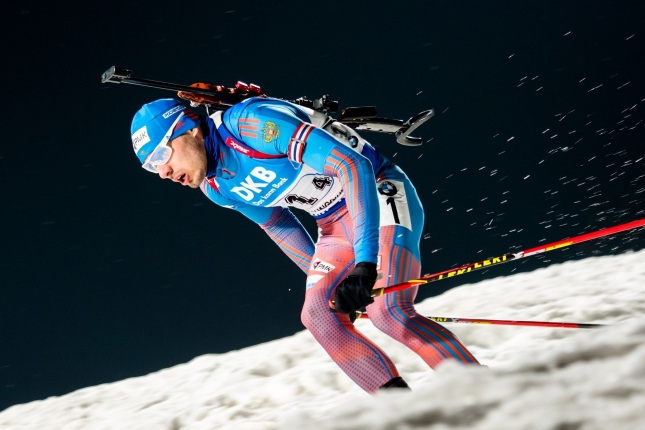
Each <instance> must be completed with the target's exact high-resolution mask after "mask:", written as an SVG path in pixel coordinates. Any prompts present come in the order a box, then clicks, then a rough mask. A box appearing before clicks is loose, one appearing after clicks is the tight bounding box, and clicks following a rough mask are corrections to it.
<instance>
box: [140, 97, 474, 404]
mask: <svg viewBox="0 0 645 430" xmlns="http://www.w3.org/2000/svg"><path fill="white" fill-rule="evenodd" d="M131 136H132V144H133V146H134V151H135V153H136V154H137V157H138V158H139V160H140V161H141V163H142V164H143V168H145V169H146V170H148V171H150V172H153V173H156V174H158V175H159V176H160V177H161V178H163V179H170V180H172V181H174V182H177V183H180V184H182V185H186V186H189V187H191V188H201V190H202V191H203V192H204V194H206V196H207V197H208V198H209V199H210V200H212V201H213V202H215V203H216V204H218V205H220V206H223V207H225V208H231V209H234V210H236V211H239V212H241V213H242V214H243V215H244V216H246V217H247V218H249V219H251V220H252V221H254V222H255V223H257V224H258V225H259V226H260V227H261V228H262V229H264V231H265V232H266V233H267V234H268V235H269V236H270V237H271V239H273V241H274V242H275V243H276V244H277V245H278V246H279V247H280V248H281V249H282V251H283V252H284V253H285V254H286V255H287V256H288V257H289V258H290V259H291V260H292V261H293V262H294V263H295V264H297V265H298V267H300V268H301V269H302V270H303V271H304V272H305V273H306V274H307V280H306V296H305V303H304V307H303V309H302V323H303V324H304V325H305V327H307V329H309V331H310V332H311V333H312V334H313V336H314V337H315V338H316V340H317V341H318V342H319V343H320V345H322V347H323V348H324V349H325V350H326V351H327V353H328V354H329V355H330V356H331V358H332V360H334V361H335V362H336V363H337V364H338V366H340V368H341V369H342V370H343V371H344V372H345V373H346V374H347V375H348V376H349V377H350V378H351V379H352V380H353V381H354V382H356V384H358V385H359V386H360V387H361V388H362V389H363V390H365V391H367V392H368V393H371V394H374V393H376V392H378V391H379V389H382V388H409V387H408V385H407V383H406V382H405V381H404V380H403V379H402V378H401V376H400V375H399V372H398V371H397V368H396V366H395V365H394V363H393V362H392V360H391V359H390V358H389V357H388V356H387V354H386V353H385V352H383V350H381V349H380V348H379V347H378V346H377V345H376V344H375V343H373V342H372V341H371V340H370V339H368V338H367V337H365V336H364V335H363V334H362V333H361V332H359V331H358V330H357V329H356V327H355V326H354V324H353V322H352V320H351V319H350V316H351V315H352V314H353V313H354V312H355V311H357V310H360V309H362V308H363V307H366V308H367V312H368V313H369V317H370V320H371V321H372V323H373V324H374V325H375V326H376V327H377V328H378V329H380V330H381V331H383V332H385V333H386V334H388V335H389V336H391V337H392V338H394V339H396V340H398V341H399V342H401V343H403V344H404V345H406V346H407V347H408V348H410V349H411V350H412V351H414V352H415V353H417V354H418V355H419V356H420V357H421V358H422V359H423V360H424V361H425V362H426V363H427V364H428V365H429V366H430V367H433V368H434V367H436V366H437V365H439V364H440V363H442V362H443V361H445V360H455V361H458V362H461V363H464V364H478V362H477V360H476V359H475V357H474V356H473V355H472V354H471V353H470V352H469V351H468V349H467V348H466V347H465V346H464V345H463V344H462V343H461V342H460V341H459V339H457V337H456V336H455V335H453V334H452V333H451V332H450V331H449V330H447V329H446V328H444V327H443V326H441V325H440V324H437V323H436V322H433V321H431V320H429V319H427V318H425V317H423V316H421V315H419V314H418V313H417V312H416V310H415V308H414V299H415V296H416V294H417V289H418V287H413V288H409V289H406V290H403V291H399V292H395V293H391V294H386V295H384V296H382V297H377V298H372V297H371V295H370V292H371V290H372V288H373V287H374V286H376V287H377V288H381V287H385V286H389V285H394V284H397V283H401V282H403V281H405V280H407V279H412V278H417V277H419V276H420V275H421V257H420V251H419V243H420V239H421V233H422V230H423V218H424V214H423V208H422V206H421V202H420V201H419V198H418V196H417V193H416V190H415V189H414V187H413V185H412V183H411V182H410V180H409V179H408V177H407V176H406V175H405V173H403V171H402V170H401V169H400V168H398V167H397V166H396V165H394V164H393V163H392V162H390V161H389V160H388V159H386V158H385V157H383V156H382V155H381V154H380V153H379V152H378V151H377V150H376V149H375V148H374V147H372V146H371V145H370V144H369V143H368V142H366V141H365V140H364V139H363V138H362V137H361V136H360V135H358V134H357V133H356V132H355V131H354V130H353V129H351V128H349V127H347V126H345V125H344V124H341V123H338V122H334V121H333V120H332V119H330V118H329V117H327V116H326V115H324V114H322V113H319V112H316V111H313V110H310V109H308V108H304V107H302V106H298V105H295V104H292V103H289V102H286V101H282V100H277V99H269V98H250V99H247V100H244V101H243V102H241V103H238V104H236V105H234V106H233V107H231V108H230V109H228V110H226V111H224V112H221V111H218V112H216V113H214V114H213V115H210V116H200V115H197V114H196V113H194V112H193V111H191V110H190V109H188V108H186V107H184V106H183V105H182V104H181V103H180V102H179V101H177V100H174V99H161V100H157V101H154V102H152V103H149V104H146V105H144V106H143V107H142V108H141V109H140V110H139V111H138V112H137V113H136V115H135V116H134V119H133V121H132V127H131ZM290 207H294V208H298V209H302V210H305V211H307V212H309V213H310V214H311V215H312V216H313V217H314V218H315V219H316V222H317V224H318V228H319V233H318V240H317V241H316V243H314V242H313V240H312V239H311V237H310V236H309V234H308V233H307V231H306V230H305V229H304V228H303V227H302V225H301V224H300V222H299V221H298V220H297V218H296V217H295V216H294V215H293V214H292V212H291V210H290V209H289V208H290ZM330 305H331V306H333V307H335V311H334V312H332V311H331V310H330Z"/></svg>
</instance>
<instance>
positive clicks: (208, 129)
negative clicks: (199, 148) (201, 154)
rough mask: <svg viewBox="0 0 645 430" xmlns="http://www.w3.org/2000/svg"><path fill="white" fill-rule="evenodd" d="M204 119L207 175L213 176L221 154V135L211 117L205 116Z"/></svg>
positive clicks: (202, 124)
mask: <svg viewBox="0 0 645 430" xmlns="http://www.w3.org/2000/svg"><path fill="white" fill-rule="evenodd" d="M203 118H204V121H202V123H201V127H202V133H203V134H204V146H205V147H206V160H207V161H208V165H207V168H206V177H207V178H211V177H213V176H215V171H216V170H217V158H218V156H219V142H220V140H221V139H220V137H219V134H218V133H217V127H215V123H214V122H213V120H212V119H210V118H209V117H207V116H206V117H203Z"/></svg>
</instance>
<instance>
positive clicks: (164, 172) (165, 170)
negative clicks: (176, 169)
mask: <svg viewBox="0 0 645 430" xmlns="http://www.w3.org/2000/svg"><path fill="white" fill-rule="evenodd" d="M157 171H158V172H159V177H160V178H161V179H166V178H168V177H169V176H170V173H171V172H172V169H171V168H170V167H168V166H167V165H165V164H162V165H161V166H157Z"/></svg>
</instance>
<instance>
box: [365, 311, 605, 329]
mask: <svg viewBox="0 0 645 430" xmlns="http://www.w3.org/2000/svg"><path fill="white" fill-rule="evenodd" d="M356 314H357V315H356V317H357V318H369V315H367V314H366V313H361V312H356ZM426 318H428V319H431V320H432V321H436V322H449V323H462V324H483V325H514V326H523V327H551V328H601V327H607V325H606V324H583V323H568V322H549V321H516V320H489V319H484V318H453V317H426Z"/></svg>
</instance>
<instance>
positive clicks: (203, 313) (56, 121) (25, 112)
mask: <svg viewBox="0 0 645 430" xmlns="http://www.w3.org/2000/svg"><path fill="white" fill-rule="evenodd" d="M61 4H62V3H61V2H44V1H23V0H20V1H17V2H11V3H9V2H8V3H4V4H3V6H2V8H3V12H2V18H0V19H1V20H2V23H1V25H0V32H1V33H2V41H3V44H2V58H3V62H2V68H1V69H0V74H1V78H2V79H1V82H2V84H3V85H2V86H1V87H0V92H1V94H2V97H1V100H2V102H3V105H4V106H5V108H4V110H3V115H2V119H1V121H2V130H3V139H2V144H1V146H0V196H1V199H2V200H1V201H2V203H1V204H0V214H1V217H2V218H1V220H2V222H1V223H0V240H1V241H2V247H1V248H0V249H1V253H2V254H1V258H0V288H1V291H2V295H1V296H0V410H3V409H5V408H6V407H8V406H10V405H12V404H16V403H24V402H29V401H32V400H36V399H43V398H46V397H48V396H52V395H62V394H65V393H68V392H70V391H73V390H76V389H78V388H81V387H86V386H90V385H96V384H100V383H106V382H112V381H116V380H120V379H124V378H127V377H131V376H138V375H144V374H147V373H149V372H152V371H156V370H159V369H161V368H165V367H168V366H172V365H175V364H178V363H183V362H186V361H188V360H190V359H192V358H193V357H196V356H199V355H202V354H207V353H221V352H225V351H229V350H232V349H237V348H243V347H246V346H249V345H253V344H256V343H259V342H264V341H268V340H271V339H276V338H280V337H283V336H287V335H290V334H293V333H295V332H297V331H300V330H302V329H303V327H302V325H301V323H300V307H301V303H302V301H303V297H304V275H303V274H302V273H301V272H300V271H299V270H298V269H297V268H296V267H295V266H294V265H293V264H291V263H290V261H289V260H288V259H287V257H285V256H284V255H283V254H282V253H281V252H280V251H279V250H278V249H277V248H276V247H275V245H274V244H273V243H272V242H271V241H270V239H269V238H268V237H266V236H265V234H264V233H263V232H262V231H261V230H260V229H259V228H258V227H256V226H254V225H253V224H252V223H251V222H250V221H248V220H246V219H245V218H243V217H242V216H241V215H239V214H236V213H235V212H233V211H230V210H226V209H222V208H219V207H217V206H215V205H214V204H211V203H209V201H208V200H207V199H206V198H205V197H204V196H203V195H202V194H201V192H199V191H197V190H188V189H184V188H182V187H180V186H178V185H177V184H173V183H171V182H169V181H161V180H159V179H158V178H156V177H155V176H154V175H151V174H149V173H147V172H145V171H144V170H142V169H141V168H140V167H139V163H138V160H137V159H136V157H135V156H134V154H133V152H132V145H131V143H130V137H129V127H130V121H131V118H132V115H133V114H134V113H135V112H136V110H137V109H138V108H139V107H140V106H141V105H142V104H143V103H146V102H148V101H152V100H154V99H156V98H160V97H168V96H170V95H171V93H169V92H164V91H159V90H152V89H146V88H137V87H133V86H126V85H119V86H117V85H111V84H101V83H100V75H101V73H102V72H103V71H104V70H106V69H107V68H108V67H110V66H112V65H116V66H119V67H124V68H129V69H132V70H134V76H136V77H142V78H148V79H157V80H162V81H169V82H176V83H183V84H189V83H192V82H197V81H206V82H211V83H214V84H224V85H232V84H234V83H235V82H236V81H237V80H243V81H246V82H254V83H257V84H260V85H261V86H262V88H263V90H264V92H266V93H267V94H269V95H273V96H277V97H284V98H288V99H292V98H296V97H299V96H302V95H307V96H309V97H310V98H313V97H319V96H321V95H322V94H325V93H329V94H331V95H332V96H333V97H334V98H335V99H337V100H339V101H340V103H341V107H346V106H361V105H376V106H377V107H378V108H379V114H381V115H382V116H389V117H398V118H407V117H410V116H412V115H414V114H416V113H417V112H419V111H421V110H424V109H428V108H434V109H436V111H437V115H436V117H435V118H433V119H432V120H430V122H428V124H426V125H425V126H423V128H422V129H420V131H419V133H418V135H419V136H421V137H423V138H424V140H425V141H426V143H424V145H423V146H422V147H420V148H409V147H403V146H400V145H398V144H396V142H395V141H394V138H393V137H392V136H388V135H378V134H367V133H366V134H365V136H366V138H368V139H369V140H370V141H371V142H372V143H373V144H374V145H375V146H377V147H378V148H379V149H380V150H381V151H382V152H383V153H384V154H385V155H386V156H388V157H393V160H394V161H395V162H397V163H398V164H399V165H400V166H401V167H402V168H403V169H404V170H405V171H406V172H407V173H408V175H409V176H410V177H411V178H412V180H413V181H414V183H415V184H416V186H417V189H418V191H419V194H420V196H421V199H422V202H423V204H424V206H425V211H426V225H425V231H424V233H425V235H426V236H425V237H426V239H424V240H423V242H422V255H423V265H424V268H423V271H424V273H429V272H434V271H439V270H444V269H447V268H450V267H452V266H454V265H456V264H463V263H468V262H471V261H477V260H479V259H481V258H483V257H488V256H494V255H498V254H502V253H505V252H507V251H509V250H520V249H525V248H529V247H532V246H535V245H538V244H540V243H544V241H546V242H550V241H556V240H560V239H563V238H565V237H569V236H573V235H577V234H580V233H582V232H588V231H592V230H596V229H599V228H603V227H609V226H613V225H616V224H619V223H622V222H627V221H631V220H635V219H639V218H644V217H645V168H644V166H645V160H643V157H645V144H644V137H645V82H644V80H643V76H645V56H644V55H643V53H644V52H645V4H644V3H643V2H642V1H636V0H632V1H623V2H610V1H609V0H602V1H600V0H584V1H583V0H572V1H567V2H562V1H553V0H549V1H537V2H516V1H490V2H482V1H476V0H468V1H466V0H464V1H458V0H447V1H403V2H379V1H344V2H340V1H325V2H315V3H314V2H300V1H282V2H278V1H262V0H251V1H246V2H234V1H226V2H224V1H200V0H197V1H192V2H189V4H190V6H187V3H182V2H177V1H166V0H157V1H154V2H131V1H122V0H115V1H111V2H102V3H101V4H100V6H97V5H95V3H94V2H87V3H85V4H69V5H67V6H63V5H61ZM241 5H243V6H241ZM594 88H595V89H594ZM547 129H549V131H546V132H545V130H547ZM594 157H595V158H594ZM528 175H530V176H528ZM527 176H528V177H527ZM506 192H507V193H506ZM451 208H452V209H451ZM469 209H472V210H471V211H468V210H469ZM301 219H303V222H305V224H306V226H307V228H308V229H309V230H310V231H311V233H312V235H313V236H314V238H315V228H314V224H313V223H312V221H311V220H309V219H307V218H305V217H301ZM643 247H645V233H642V232H633V233H632V234H622V235H619V236H616V237H614V238H611V239H604V240H599V241H595V242H592V243H589V244H585V245H578V246H576V247H572V248H569V249H566V250H563V251H555V252H553V253H549V254H545V255H543V256H542V257H541V258H540V257H538V258H532V259H527V260H524V261H523V264H518V263H511V264H509V265H503V266H501V267H497V268H495V269H491V270H489V271H486V272H484V273H481V272H480V273H475V274H472V275H468V276H464V277H461V278H457V279H454V280H450V281H446V282H445V283H444V284H443V285H442V284H433V285H430V286H427V287H423V288H424V289H423V288H422V290H421V292H420V297H419V298H420V299H423V298H426V297H429V296H432V295H435V294H438V293H440V292H442V291H444V290H445V289H447V288H452V287H455V286H457V285H459V284H462V283H467V282H476V281H479V280H481V279H485V278H489V277H495V276H503V275H507V274H509V273H511V271H514V272H515V273H517V272H519V271H529V270H535V269H536V268H539V267H544V266H546V265H549V264H553V263H557V262H562V261H565V260H568V259H575V258H584V257H587V256H590V255H594V254H596V255H608V254H618V253H622V252H625V251H627V250H629V249H634V250H637V249H641V248H643ZM564 288H565V287H564V286H563V289H564ZM563 294H566V291H563ZM438 311H439V310H438ZM461 316H464V317H467V316H470V315H461ZM472 316H477V315H472ZM480 316H491V315H488V314H486V310H485V309H483V310H482V315H480ZM494 317H499V318H503V317H504V315H495V316H494Z"/></svg>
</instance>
